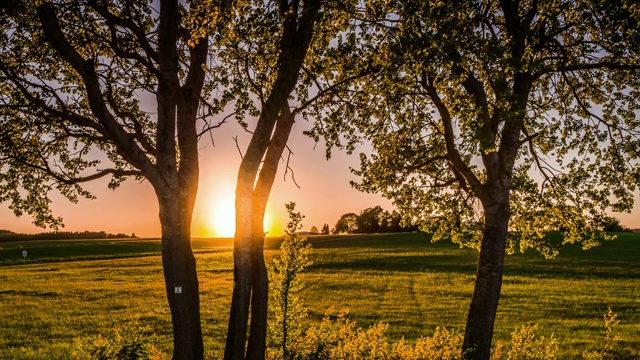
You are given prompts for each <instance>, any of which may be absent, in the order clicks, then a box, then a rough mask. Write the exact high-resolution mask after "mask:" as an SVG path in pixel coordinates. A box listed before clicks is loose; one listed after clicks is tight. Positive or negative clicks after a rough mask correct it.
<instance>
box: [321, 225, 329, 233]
mask: <svg viewBox="0 0 640 360" xmlns="http://www.w3.org/2000/svg"><path fill="white" fill-rule="evenodd" d="M322 234H323V235H329V224H324V225H322Z"/></svg>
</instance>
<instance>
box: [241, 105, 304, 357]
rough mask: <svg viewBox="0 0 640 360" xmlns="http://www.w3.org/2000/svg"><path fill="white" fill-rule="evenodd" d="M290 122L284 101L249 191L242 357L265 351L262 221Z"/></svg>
mask: <svg viewBox="0 0 640 360" xmlns="http://www.w3.org/2000/svg"><path fill="white" fill-rule="evenodd" d="M293 123H294V116H293V115H291V112H290V111H289V103H288V102H286V103H285V105H284V107H283V108H282V111H281V112H280V115H279V116H278V121H277V123H276V129H275V131H274V132H273V136H272V137H271V141H270V142H269V147H268V148H267V152H266V155H265V157H264V161H263V163H262V169H261V170H260V175H259V177H258V182H257V183H256V187H255V190H254V191H253V227H252V232H253V233H252V236H251V241H252V244H251V256H252V260H253V268H252V290H251V291H252V292H251V325H250V334H249V344H248V345H247V356H246V360H263V359H264V356H265V351H266V343H267V314H268V304H269V279H268V276H267V267H266V264H265V262H264V238H265V233H264V227H263V222H264V215H265V211H266V208H267V201H268V200H269V194H270V193H271V188H272V187H273V182H274V180H275V177H276V173H277V172H278V162H279V161H280V159H281V157H282V153H283V152H284V149H285V147H286V146H287V141H288V140H289V135H290V134H291V129H292V128H293Z"/></svg>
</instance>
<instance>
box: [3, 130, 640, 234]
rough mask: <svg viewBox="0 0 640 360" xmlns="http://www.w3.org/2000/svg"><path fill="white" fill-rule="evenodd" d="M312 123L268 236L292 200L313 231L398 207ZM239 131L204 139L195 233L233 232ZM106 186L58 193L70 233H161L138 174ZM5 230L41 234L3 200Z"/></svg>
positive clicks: (638, 216) (274, 198) (637, 212)
mask: <svg viewBox="0 0 640 360" xmlns="http://www.w3.org/2000/svg"><path fill="white" fill-rule="evenodd" d="M308 127H309V124H307V123H306V122H305V121H304V120H302V119H298V121H297V122H296V124H295V125H294V129H293V134H292V136H291V140H290V141H289V145H290V147H291V148H292V150H293V152H294V154H295V155H294V156H292V158H291V166H292V168H293V169H294V171H295V178H296V181H297V182H298V184H299V185H300V187H301V188H300V189H298V188H297V187H296V186H295V185H294V183H293V181H292V180H291V178H290V177H289V176H288V178H287V180H286V181H284V180H283V173H284V163H283V162H281V163H280V167H279V170H278V176H277V179H276V183H275V184H274V187H273V191H272V193H271V197H270V200H269V204H268V206H267V222H268V224H267V228H269V229H270V233H269V235H274V236H276V235H281V234H282V232H283V230H282V229H283V228H284V227H285V225H286V221H287V216H286V211H285V208H284V204H285V203H286V202H289V201H295V202H296V203H297V205H298V206H297V209H298V211H300V212H301V213H302V214H303V215H305V216H306V218H305V219H304V221H303V225H304V229H306V230H308V229H310V228H311V226H317V227H318V229H320V228H321V227H322V225H323V224H324V223H328V224H329V227H333V226H334V225H335V223H336V221H337V220H338V219H339V217H340V216H341V215H342V214H345V213H348V212H356V213H358V212H360V210H363V209H365V208H367V207H371V206H376V205H381V206H382V207H383V208H386V209H389V210H390V209H391V208H392V207H391V204H390V202H389V201H388V200H386V199H384V198H382V197H381V196H379V195H373V194H363V193H360V192H358V191H356V190H354V189H353V188H351V186H350V185H349V180H356V177H355V176H354V175H352V174H351V173H350V172H349V167H358V166H359V161H358V157H357V155H355V154H354V155H352V156H348V155H346V154H344V152H342V151H339V150H335V151H334V153H333V157H332V158H331V159H330V160H328V161H327V160H326V159H325V148H324V145H323V144H322V143H319V144H317V146H315V144H314V142H313V140H311V139H309V138H307V137H305V136H303V135H302V130H304V129H306V128H308ZM236 135H237V136H238V139H239V142H240V147H241V148H242V149H244V148H246V146H247V144H248V141H249V137H250V134H248V133H246V132H245V131H244V130H242V128H241V127H240V126H239V125H237V124H236V123H233V122H231V123H229V124H225V125H223V127H222V128H220V129H217V130H214V133H213V137H214V140H215V147H213V146H212V144H211V141H210V140H209V139H208V138H205V139H203V140H202V141H201V144H200V149H201V152H200V154H201V155H200V162H201V171H200V188H199V191H198V200H197V202H196V207H195V212H194V219H193V226H192V233H193V236H194V237H206V236H232V234H233V233H232V231H233V230H232V229H233V226H234V224H233V219H234V218H233V201H234V199H233V195H234V187H235V181H236V175H237V170H238V166H239V165H240V160H241V159H240V155H239V154H238V150H237V149H236V145H235V142H234V140H233V137H234V136H236ZM314 146H315V150H314ZM360 150H361V151H362V150H367V149H366V148H363V149H360ZM357 152H358V151H356V153H357ZM106 183H107V181H106V180H104V181H97V182H93V183H89V184H87V186H86V188H87V189H88V190H90V191H92V192H93V194H94V195H96V196H97V200H81V201H80V202H79V203H78V204H72V203H69V202H68V201H67V200H66V199H64V198H62V197H61V196H54V197H53V209H54V211H55V214H56V215H58V216H62V217H63V218H64V222H65V225H66V226H65V228H64V230H66V231H83V230H89V231H102V230H104V231H107V232H111V233H126V234H131V233H135V234H136V235H138V236H142V237H157V236H159V235H160V223H159V220H158V205H157V201H156V198H155V194H154V192H153V190H152V188H151V186H150V185H149V184H148V183H147V182H142V183H138V182H136V181H134V180H132V179H131V180H128V181H126V182H125V183H124V184H123V185H122V186H121V187H120V188H119V189H117V190H115V191H111V190H108V189H107V187H106ZM636 202H637V203H640V196H636ZM614 215H615V216H616V217H618V218H619V219H620V220H621V222H622V223H623V224H624V225H626V226H629V227H635V228H640V205H636V206H635V209H634V211H633V212H632V213H631V214H614ZM216 227H217V229H216ZM267 228H265V229H267ZM0 229H8V230H12V231H15V232H23V233H33V232H39V231H42V229H39V228H37V227H35V226H33V225H32V224H31V219H30V218H29V217H28V216H23V217H21V218H16V217H15V216H14V215H13V213H12V212H11V211H10V210H9V209H8V204H6V203H5V204H0Z"/></svg>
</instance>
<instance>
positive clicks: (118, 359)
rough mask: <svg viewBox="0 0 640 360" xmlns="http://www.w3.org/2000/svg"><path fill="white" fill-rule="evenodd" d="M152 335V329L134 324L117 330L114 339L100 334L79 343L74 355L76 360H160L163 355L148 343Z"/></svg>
mask: <svg viewBox="0 0 640 360" xmlns="http://www.w3.org/2000/svg"><path fill="white" fill-rule="evenodd" d="M151 333H152V332H151V330H150V328H148V327H142V328H141V327H140V326H139V325H138V323H136V322H134V323H131V324H130V325H129V326H127V327H125V328H123V329H117V330H116V331H115V334H114V336H113V337H110V338H105V337H103V336H102V335H100V334H98V335H97V336H92V337H89V338H85V339H83V340H80V341H77V344H76V349H75V351H74V353H73V355H74V357H75V358H76V359H91V360H158V359H161V358H162V354H161V353H160V352H159V351H158V350H157V349H156V348H155V347H154V346H153V345H151V344H150V343H149V342H148V337H149V334H151Z"/></svg>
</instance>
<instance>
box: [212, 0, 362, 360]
mask: <svg viewBox="0 0 640 360" xmlns="http://www.w3.org/2000/svg"><path fill="white" fill-rule="evenodd" d="M354 4H355V2H354V1H347V2H344V1H329V0H309V1H300V0H293V1H279V2H270V1H266V2H244V3H242V4H241V6H239V8H238V11H237V13H236V14H237V15H236V18H235V26H234V27H233V33H232V34H231V36H229V37H228V39H227V41H226V42H225V46H224V48H223V49H222V51H220V52H219V53H217V54H216V55H217V56H218V57H219V58H220V59H223V67H225V69H226V73H229V74H230V76H229V78H228V84H229V86H228V89H229V92H228V93H229V94H230V95H229V97H231V98H234V99H235V114H236V117H237V118H238V119H239V120H240V121H241V123H242V124H243V125H244V126H245V128H246V129H247V130H248V131H249V129H248V128H249V121H248V119H247V118H248V117H251V116H257V122H256V125H255V128H253V130H251V132H252V136H251V140H250V142H249V145H248V146H247V148H246V151H245V152H244V154H243V158H242V162H241V164H240V169H239V171H238V180H237V185H236V202H235V206H236V233H235V239H234V290H233V297H232V303H231V310H230V315H229V328H228V332H227V342H226V346H225V355H224V358H225V359H228V360H231V359H234V360H235V359H242V358H243V357H244V358H246V359H262V358H264V353H265V346H266V330H267V303H268V279H267V271H266V267H265V262H264V255H263V250H264V229H263V225H262V224H263V219H264V213H265V208H266V204H267V200H268V198H269V194H270V192H271V187H272V185H273V182H274V179H275V175H276V172H277V169H278V164H279V161H280V159H281V158H282V154H283V152H284V150H285V148H286V144H287V140H288V138H289V135H290V133H291V130H292V127H293V124H294V120H295V116H296V115H297V114H299V113H300V112H302V111H303V110H304V109H306V108H307V107H309V106H310V105H311V104H313V103H314V102H315V101H316V100H318V99H321V98H323V97H324V96H327V94H333V93H336V92H338V91H341V90H342V89H344V88H345V87H346V85H345V83H346V81H345V82H340V83H335V84H331V85H329V86H327V87H323V88H318V87H317V86H315V85H314V84H315V81H316V79H317V78H319V77H323V76H328V77H329V78H330V77H331V71H332V69H334V68H335V66H334V64H335V63H336V62H338V59H339V58H338V57H336V56H334V53H335V52H336V51H338V49H339V48H340V47H339V46H334V45H332V46H330V44H331V42H332V41H334V40H335V39H336V37H337V34H338V33H339V32H341V31H342V29H343V28H344V27H345V26H347V25H348V24H349V23H348V22H347V21H346V19H348V18H347V15H348V14H349V15H350V14H351V13H352V11H350V10H349V9H352V8H353V7H354V6H355V5H354ZM335 41H337V42H338V43H339V41H338V40H335ZM326 74H328V75H326ZM358 76H359V75H358V74H356V75H355V76H354V78H357V77H358ZM329 82H332V80H331V79H329ZM312 87H315V88H312ZM288 170H290V169H289V166H288V162H287V171H288ZM285 176H286V172H285ZM249 307H251V311H250V314H251V319H250V326H249V339H248V344H246V355H245V343H246V342H247V341H246V336H247V322H248V321H249Z"/></svg>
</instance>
